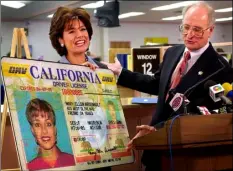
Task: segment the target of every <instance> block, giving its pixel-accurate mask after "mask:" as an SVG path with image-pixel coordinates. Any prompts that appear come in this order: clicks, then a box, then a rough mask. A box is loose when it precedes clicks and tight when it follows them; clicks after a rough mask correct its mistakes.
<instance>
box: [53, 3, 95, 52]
mask: <svg viewBox="0 0 233 171" xmlns="http://www.w3.org/2000/svg"><path fill="white" fill-rule="evenodd" d="M77 19H79V20H80V21H82V22H83V24H84V25H85V27H86V29H87V32H88V36H89V39H90V40H91V36H92V34H93V30H92V26H91V22H90V15H89V14H88V13H87V11H86V10H85V9H83V8H74V9H70V8H68V7H59V8H58V9H57V11H56V12H55V13H54V15H53V18H52V20H51V25H50V31H49V37H50V40H51V43H52V45H53V47H54V48H55V49H56V51H57V53H58V54H59V55H60V56H63V55H67V49H66V47H65V46H64V47H61V45H60V43H59V41H58V39H59V38H63V31H64V29H65V25H66V24H67V23H70V24H71V25H72V21H73V20H77Z"/></svg>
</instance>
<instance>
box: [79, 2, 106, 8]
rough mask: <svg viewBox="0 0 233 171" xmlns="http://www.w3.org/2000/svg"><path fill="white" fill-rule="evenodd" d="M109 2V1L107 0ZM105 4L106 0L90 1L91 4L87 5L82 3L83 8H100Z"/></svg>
mask: <svg viewBox="0 0 233 171" xmlns="http://www.w3.org/2000/svg"><path fill="white" fill-rule="evenodd" d="M106 2H109V1H106ZM103 5H104V1H97V2H94V3H90V4H86V5H82V6H81V7H82V8H99V7H102V6H103Z"/></svg>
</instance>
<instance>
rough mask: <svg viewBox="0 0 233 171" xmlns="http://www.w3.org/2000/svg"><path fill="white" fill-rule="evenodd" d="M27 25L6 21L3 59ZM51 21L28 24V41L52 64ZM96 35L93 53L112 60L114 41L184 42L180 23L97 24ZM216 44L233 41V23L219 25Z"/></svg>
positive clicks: (134, 43) (54, 55)
mask: <svg viewBox="0 0 233 171" xmlns="http://www.w3.org/2000/svg"><path fill="white" fill-rule="evenodd" d="M26 26H27V24H26V23H24V22H14V23H13V22H3V23H2V26H1V35H2V37H3V39H2V44H1V56H3V55H6V53H8V52H9V51H10V44H11V39H12V31H13V28H14V27H26ZM49 26H50V22H48V21H31V22H30V23H29V25H28V28H29V35H28V41H29V44H30V45H32V48H33V52H32V56H33V58H38V56H41V55H44V59H45V60H48V61H57V60H59V59H60V57H59V55H58V54H57V52H56V51H55V50H54V49H53V47H52V45H51V43H50V39H49ZM92 26H93V30H94V34H93V37H92V40H91V45H90V50H91V52H92V53H94V54H96V55H98V56H102V57H103V59H104V60H105V61H108V48H109V42H110V41H131V47H140V45H143V43H144V37H147V36H148V37H168V38H169V43H171V44H175V43H182V40H181V37H180V33H179V31H178V24H161V23H125V22H122V23H121V27H115V28H101V27H98V26H97V23H93V24H92ZM211 41H212V42H225V41H232V24H228V25H225V24H217V25H216V28H215V31H214V34H213V37H212V38H211Z"/></svg>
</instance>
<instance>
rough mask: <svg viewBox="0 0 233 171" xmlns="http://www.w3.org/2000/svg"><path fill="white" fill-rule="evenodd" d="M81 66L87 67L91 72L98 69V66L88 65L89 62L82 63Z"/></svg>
mask: <svg viewBox="0 0 233 171" xmlns="http://www.w3.org/2000/svg"><path fill="white" fill-rule="evenodd" d="M82 65H83V66H87V67H89V68H90V69H91V70H93V71H95V70H96V68H98V66H96V65H94V64H92V63H90V62H88V61H87V62H84V63H83V64H82Z"/></svg>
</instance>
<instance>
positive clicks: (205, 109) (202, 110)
mask: <svg viewBox="0 0 233 171" xmlns="http://www.w3.org/2000/svg"><path fill="white" fill-rule="evenodd" d="M197 109H198V110H199V112H200V113H201V114H202V115H211V113H210V111H209V110H208V109H207V107H205V106H197Z"/></svg>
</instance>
